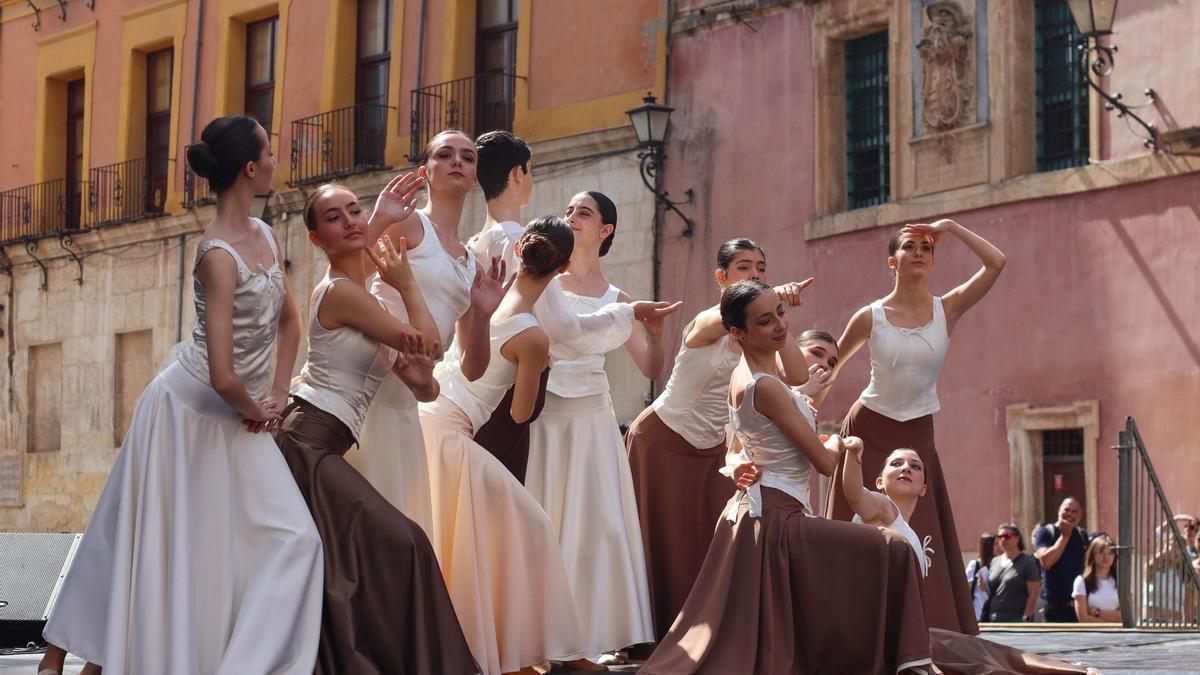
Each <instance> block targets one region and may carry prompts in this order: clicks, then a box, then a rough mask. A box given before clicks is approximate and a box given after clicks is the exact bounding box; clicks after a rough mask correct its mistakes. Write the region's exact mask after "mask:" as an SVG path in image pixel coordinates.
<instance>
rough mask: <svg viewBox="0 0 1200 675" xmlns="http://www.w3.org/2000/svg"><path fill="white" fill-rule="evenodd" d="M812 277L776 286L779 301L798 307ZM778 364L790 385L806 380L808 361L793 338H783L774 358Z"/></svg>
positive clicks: (796, 384) (799, 383) (784, 379)
mask: <svg viewBox="0 0 1200 675" xmlns="http://www.w3.org/2000/svg"><path fill="white" fill-rule="evenodd" d="M812 282H813V277H809V278H807V279H805V280H804V281H792V282H790V283H786V284H784V285H782V286H776V287H775V292H776V293H777V294H778V295H779V301H780V302H782V303H783V304H784V305H786V306H787V307H788V308H791V307H799V306H800V305H802V304H804V300H803V298H802V297H801V294H802V293H803V292H804V289H806V288H808V287H809V286H811V285H812ZM775 361H776V363H777V364H779V371H780V374H781V375H783V381H784V382H785V383H787V385H788V386H790V387H797V386H800V385H802V384H804V383H805V382H808V361H807V360H805V358H804V352H802V351H800V345H798V344H796V341H795V340H785V341H784V343H783V349H781V350H779V355H778V356H777V357H776V358H775Z"/></svg>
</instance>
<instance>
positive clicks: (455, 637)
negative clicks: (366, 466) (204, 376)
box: [275, 399, 479, 675]
mask: <svg viewBox="0 0 1200 675" xmlns="http://www.w3.org/2000/svg"><path fill="white" fill-rule="evenodd" d="M275 442H276V443H277V444H278V445H279V448H280V450H282V452H283V457H284V459H286V460H287V463H288V466H289V467H290V468H291V470H292V475H293V477H295V479H296V484H297V485H299V486H300V492H301V493H302V494H303V495H304V501H305V502H307V503H308V508H309V510H310V511H311V512H312V516H313V520H314V521H316V524H317V530H318V531H319V532H320V533H321V541H322V542H323V543H324V552H325V589H324V603H325V604H324V609H323V611H322V616H321V642H320V646H319V648H318V651H317V664H316V669H315V671H314V672H315V673H316V674H317V675H334V674H336V673H355V674H356V675H374V674H376V673H377V674H379V675H393V674H395V673H411V674H412V675H424V674H426V673H463V674H468V673H477V672H479V669H478V668H477V667H476V666H475V659H474V658H472V656H471V649H470V647H468V646H467V640H466V638H465V637H464V636H463V632H462V628H461V627H459V625H458V617H457V616H456V615H455V613H454V607H453V605H451V603H450V595H449V593H448V592H447V591H446V583H445V581H443V579H442V572H441V570H440V569H439V568H438V562H437V558H436V557H435V556H434V553H433V547H432V546H431V545H430V544H429V539H428V538H427V537H426V536H425V532H423V531H422V530H421V528H420V527H418V526H417V524H416V523H414V522H413V521H411V520H409V519H408V518H407V517H406V516H405V515H404V514H403V513H401V512H399V511H397V510H396V508H395V507H393V506H392V505H391V504H390V503H388V501H387V500H386V499H384V498H383V497H382V496H381V495H380V494H379V493H378V492H376V491H375V489H374V488H372V487H371V484H370V483H369V482H367V479H366V478H363V476H362V475H361V474H360V473H358V472H357V471H355V470H354V468H353V467H351V466H350V465H349V464H348V463H347V462H346V460H345V459H344V458H343V457H342V455H344V454H345V453H346V451H347V450H349V449H350V445H351V444H352V443H354V436H353V435H351V433H350V430H349V429H347V428H346V425H345V424H343V423H342V422H341V421H340V420H338V419H337V418H336V417H334V416H333V415H331V414H329V413H327V412H325V411H323V410H321V409H320V408H317V407H316V406H314V405H312V404H310V403H307V402H305V401H302V400H299V399H297V400H296V401H295V403H293V404H292V405H291V406H290V407H289V412H288V414H287V415H286V416H285V419H284V421H283V424H282V426H281V427H280V429H279V430H278V431H276V432H275Z"/></svg>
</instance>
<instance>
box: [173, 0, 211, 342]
mask: <svg viewBox="0 0 1200 675" xmlns="http://www.w3.org/2000/svg"><path fill="white" fill-rule="evenodd" d="M203 47H204V0H198V2H197V7H196V56H195V60H196V64H195V68H194V69H193V70H192V129H191V132H190V133H189V134H188V142H189V143H195V142H196V125H197V122H199V119H198V118H199V116H200V57H201V55H202V53H203ZM184 161H185V162H186V161H187V160H186V159H185V160H184ZM186 244H187V235H186V234H181V235H179V288H178V289H177V293H176V301H175V342H176V343H179V342H180V341H182V340H183V295H184V289H183V278H184V271H183V265H184V262H185V260H186V254H185V252H184V251H185V249H186V248H187V245H186Z"/></svg>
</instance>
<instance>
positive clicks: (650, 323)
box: [617, 291, 666, 380]
mask: <svg viewBox="0 0 1200 675" xmlns="http://www.w3.org/2000/svg"><path fill="white" fill-rule="evenodd" d="M617 302H633V298H632V297H630V295H629V294H628V293H626V292H625V291H621V292H620V293H618V294H617ZM665 318H666V317H665V316H658V317H655V318H652V319H647V320H642V321H637V322H636V323H635V324H634V326H633V332H632V333H630V334H629V339H628V340H626V341H625V351H627V352H629V356H631V357H632V358H633V362H634V363H635V364H637V367H638V370H640V371H642V375H645V376H646V377H648V378H650V379H652V380H653V379H655V378H657V377H658V376H659V375H661V374H662V369H663V362H664V361H665V360H666V359H665V358H664V355H663V345H662V336H663V319H665ZM639 324H640V325H639Z"/></svg>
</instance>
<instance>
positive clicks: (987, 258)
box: [818, 220, 1004, 634]
mask: <svg viewBox="0 0 1200 675" xmlns="http://www.w3.org/2000/svg"><path fill="white" fill-rule="evenodd" d="M944 234H950V235H952V236H954V237H955V238H957V239H959V240H961V241H962V242H963V243H964V244H966V245H967V248H969V249H970V250H971V252H972V253H974V254H975V255H976V256H978V257H979V259H980V261H982V262H983V267H982V268H980V270H979V271H978V272H976V273H975V275H974V276H972V277H971V278H970V279H968V280H967V281H966V282H965V283H963V284H962V285H960V286H958V287H957V288H955V289H953V290H951V291H950V292H949V293H946V294H945V295H944V296H942V297H936V296H933V295H931V294H930V293H929V288H928V283H929V274H930V272H932V270H933V252H934V246H935V244H936V243H937V241H938V238H939V237H941V236H942V235H944ZM888 265H889V266H890V267H891V268H892V272H893V275H894V276H895V285H894V287H893V288H892V292H891V293H889V294H888V295H887V296H885V297H883V298H881V299H879V300H876V301H875V302H873V303H871V304H870V305H868V306H867V307H863V308H862V309H860V310H859V311H858V312H857V313H855V315H854V317H853V318H851V319H850V323H849V324H848V325H847V326H846V330H845V331H844V332H843V333H842V337H841V339H840V340H838V350H839V351H840V353H841V355H842V363H843V364H844V363H845V362H846V361H847V360H848V359H849V358H850V357H851V356H853V355H854V353H855V352H856V351H858V349H859V348H860V347H861V346H862V345H863V344H864V343H868V344H869V345H870V348H871V383H870V384H869V385H867V388H866V389H865V390H864V391H863V393H862V395H861V396H860V397H859V400H858V402H857V403H855V404H854V405H853V406H852V407H851V408H850V412H849V414H848V415H846V419H845V421H844V422H843V423H842V434H843V435H853V436H858V437H860V438H862V439H863V444H864V446H865V450H864V451H863V471H864V472H866V474H867V475H871V476H874V475H877V474H878V473H879V470H880V469H882V468H883V460H884V458H885V457H886V456H887V453H889V452H891V450H892V448H895V447H897V446H904V447H910V448H913V449H915V450H916V451H917V452H919V453H920V454H921V459H922V461H923V462H924V464H925V470H926V471H927V472H928V475H929V479H930V480H929V483H930V485H931V487H932V490H933V495H932V496H933V498H932V499H926V500H924V501H923V502H921V503H920V504H919V505H918V506H917V510H916V512H915V513H914V514H913V520H912V526H913V528H914V529H915V530H916V531H917V532H919V533H921V534H922V535H923V536H924V535H929V536H930V537H932V539H931V546H932V548H933V550H934V552H935V556H936V557H937V560H935V561H934V564H933V566H932V567H931V568H930V572H929V575H930V577H929V582H928V583H927V584H926V586H927V588H928V589H929V592H928V593H927V594H926V596H925V600H926V605H927V614H928V617H929V625H931V626H937V627H939V628H945V629H948V630H956V631H959V632H963V633H969V634H974V633H977V632H979V627H978V625H977V624H976V621H975V611H974V608H973V605H972V602H971V592H970V588H969V587H968V586H967V584H966V582H965V578H966V571H965V570H964V569H963V564H962V558H961V556H960V555H959V551H960V549H959V545H958V535H957V534H956V533H955V530H954V516H953V513H952V512H951V508H950V494H949V491H948V490H947V489H946V482H945V481H944V480H943V479H942V468H941V462H940V460H939V459H938V454H937V450H936V449H935V448H934V442H933V413H934V412H936V411H937V410H938V409H939V407H940V405H939V403H938V396H937V376H938V373H939V372H940V371H941V368H942V362H943V360H944V359H945V356H946V350H947V349H948V348H949V346H950V333H951V332H952V331H953V330H954V326H955V324H957V323H958V320H959V319H960V318H962V316H963V314H964V313H966V311H967V310H969V309H970V308H971V307H973V306H974V305H975V303H977V302H979V301H980V300H981V299H983V296H984V295H986V294H987V292H988V290H990V289H991V287H992V284H994V283H996V279H997V278H998V277H999V276H1000V271H1001V270H1002V269H1004V254H1003V253H1001V252H1000V250H999V249H997V248H996V247H995V246H992V245H991V244H989V243H988V242H987V241H985V240H984V239H983V238H982V237H980V236H979V235H977V234H975V233H973V232H971V231H970V230H968V229H967V228H965V227H963V226H962V225H959V224H958V223H956V222H954V221H952V220H939V221H937V222H935V223H932V224H930V225H909V226H906V227H904V228H902V229H901V230H899V231H898V232H896V234H895V235H893V236H892V239H891V241H890V243H889V244H888ZM820 398H822V397H818V400H820ZM826 515H827V516H828V517H830V518H836V519H838V520H849V519H850V518H851V516H853V512H852V511H851V510H850V507H849V505H848V504H847V503H846V500H845V497H844V496H843V495H842V487H841V483H840V482H838V481H834V482H833V483H832V485H831V486H830V493H829V501H828V507H827V509H826ZM939 561H940V563H941V564H939Z"/></svg>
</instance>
